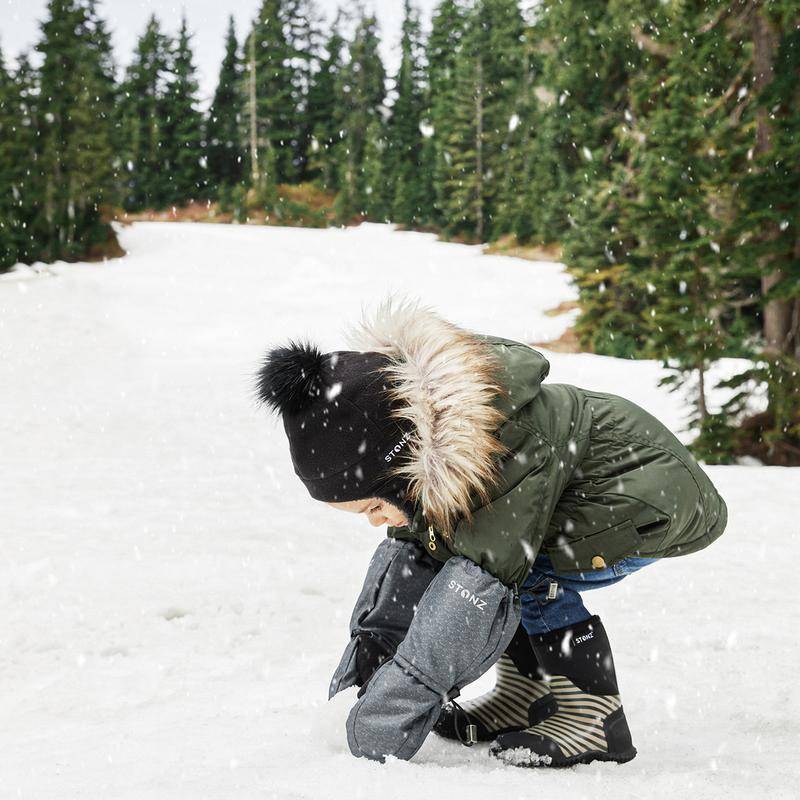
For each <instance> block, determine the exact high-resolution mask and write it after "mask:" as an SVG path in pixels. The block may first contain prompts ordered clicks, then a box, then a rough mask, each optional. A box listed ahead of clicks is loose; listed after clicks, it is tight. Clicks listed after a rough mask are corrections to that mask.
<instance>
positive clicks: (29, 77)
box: [0, 52, 48, 263]
mask: <svg viewBox="0 0 800 800" xmlns="http://www.w3.org/2000/svg"><path fill="white" fill-rule="evenodd" d="M10 77H11V83H10V84H7V87H6V88H7V92H6V109H7V112H8V114H9V117H7V119H8V120H9V124H10V128H8V129H7V130H6V133H7V134H8V138H7V139H6V138H4V140H3V144H2V145H0V152H2V154H3V160H4V161H5V163H6V164H7V165H8V166H9V167H10V170H9V171H8V172H6V176H7V179H10V180H11V184H10V185H7V186H6V191H9V192H10V197H11V198H12V199H13V213H12V216H11V218H10V219H9V220H8V224H9V229H10V233H11V241H12V248H13V249H14V251H15V252H16V256H15V258H14V260H15V261H22V262H25V263H31V262H33V261H38V260H41V259H42V258H43V257H44V255H45V254H44V250H45V247H46V244H47V237H48V229H47V224H46V220H45V218H44V215H43V214H42V213H41V207H42V199H43V197H44V192H45V185H46V175H45V174H44V171H43V165H42V157H41V155H42V147H41V144H42V143H41V138H40V135H39V132H40V130H41V125H40V114H39V102H40V101H41V95H40V92H39V85H38V76H37V74H36V71H35V70H34V69H33V67H32V66H31V63H30V59H29V57H28V54H27V52H23V53H20V54H19V56H17V69H16V72H15V73H14V75H13V76H10ZM4 194H5V193H4ZM12 263H13V262H12Z"/></svg>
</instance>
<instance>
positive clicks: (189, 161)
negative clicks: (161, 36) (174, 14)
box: [161, 15, 208, 205]
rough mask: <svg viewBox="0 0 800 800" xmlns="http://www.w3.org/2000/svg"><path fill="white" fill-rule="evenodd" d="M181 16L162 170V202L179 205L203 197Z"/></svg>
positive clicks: (199, 140)
mask: <svg viewBox="0 0 800 800" xmlns="http://www.w3.org/2000/svg"><path fill="white" fill-rule="evenodd" d="M190 39H191V37H190V34H189V31H188V27H187V23H186V17H185V15H184V16H183V17H182V18H181V26H180V30H179V31H178V39H177V42H176V43H175V47H174V52H173V54H172V58H171V63H170V66H171V72H172V79H171V81H170V83H169V87H168V89H167V91H166V95H165V97H164V102H163V112H162V113H163V134H162V139H161V141H162V148H161V152H162V156H163V159H164V160H163V165H162V168H163V169H164V170H165V171H166V173H167V178H168V181H169V187H168V192H167V197H166V202H167V203H168V204H173V205H182V204H184V203H187V202H189V201H191V200H193V199H195V198H199V197H203V196H205V194H206V184H207V180H208V178H207V172H206V157H205V147H204V142H203V116H202V113H201V112H200V111H199V109H198V108H197V104H198V99H197V92H198V84H197V76H196V70H195V66H194V63H193V57H192V50H191V43H190Z"/></svg>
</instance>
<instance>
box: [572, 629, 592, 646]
mask: <svg viewBox="0 0 800 800" xmlns="http://www.w3.org/2000/svg"><path fill="white" fill-rule="evenodd" d="M593 636H594V631H591V632H590V633H585V634H584V635H583V636H576V637H575V638H574V639H573V640H572V643H573V644H583V643H584V642H588V641H589V639H591V638H592V637H593Z"/></svg>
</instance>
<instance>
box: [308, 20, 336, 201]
mask: <svg viewBox="0 0 800 800" xmlns="http://www.w3.org/2000/svg"><path fill="white" fill-rule="evenodd" d="M340 22H341V12H339V13H338V14H337V16H336V19H335V20H334V22H333V26H332V28H331V31H330V34H329V36H328V38H327V40H326V42H325V44H324V48H323V50H324V55H322V56H321V57H320V58H319V68H318V70H317V71H316V72H315V73H314V74H313V75H312V78H311V85H310V87H309V93H308V124H309V128H310V130H311V140H310V144H309V148H308V164H307V167H306V174H307V177H308V178H309V179H310V180H314V181H317V182H318V183H319V185H320V186H321V187H322V188H324V189H336V188H337V187H338V175H339V164H338V157H339V151H340V149H341V148H339V147H337V145H338V144H339V142H340V139H341V137H340V135H339V131H340V130H341V128H340V123H341V122H342V119H341V113H340V111H341V109H340V104H339V102H338V99H337V95H336V91H337V86H338V85H339V82H340V74H341V71H342V64H343V61H342V53H343V50H344V47H345V42H344V38H343V37H342V34H341V32H340V30H339V26H340Z"/></svg>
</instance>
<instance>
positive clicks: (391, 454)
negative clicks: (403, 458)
mask: <svg viewBox="0 0 800 800" xmlns="http://www.w3.org/2000/svg"><path fill="white" fill-rule="evenodd" d="M410 438H411V433H410V432H407V433H404V434H403V438H402V439H400V441H399V442H398V443H397V444H396V445H395V446H394V447H393V448H392V449H391V450H390V451H389V452H388V453H387V454H386V455H385V456H384V457H383V460H384V461H385V462H386V463H387V464H388V463H389V462H390V461H391V460H392V459H393V458H394V457H395V456H396V455H397V454H398V453H399V452H400V451H401V450H402V449H403V447H404V446H405V443H406V442H407V441H408V440H409V439H410Z"/></svg>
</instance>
